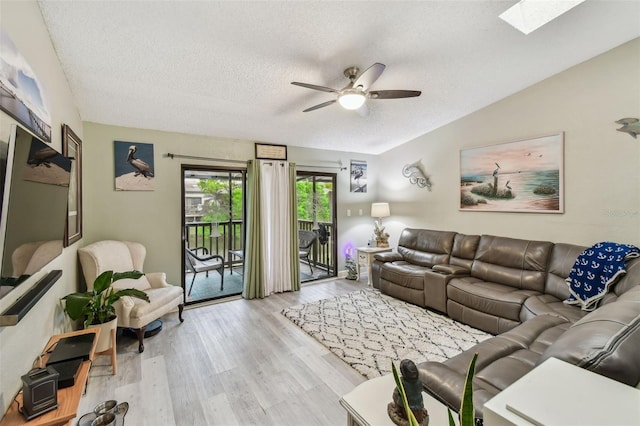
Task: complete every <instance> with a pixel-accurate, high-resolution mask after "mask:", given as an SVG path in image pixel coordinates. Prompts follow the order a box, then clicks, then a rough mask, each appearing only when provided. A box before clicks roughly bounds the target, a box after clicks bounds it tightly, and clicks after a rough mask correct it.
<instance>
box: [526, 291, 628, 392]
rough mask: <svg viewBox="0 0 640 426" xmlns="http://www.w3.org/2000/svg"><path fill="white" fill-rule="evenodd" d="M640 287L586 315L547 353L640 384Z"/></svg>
mask: <svg viewBox="0 0 640 426" xmlns="http://www.w3.org/2000/svg"><path fill="white" fill-rule="evenodd" d="M638 348H640V286H637V285H636V286H635V287H633V288H632V289H630V290H628V291H627V292H625V293H624V294H623V295H621V296H620V297H619V298H618V299H617V300H616V301H615V303H609V304H607V305H605V306H601V307H600V308H598V309H596V310H595V311H593V312H591V313H589V314H588V315H586V316H584V317H582V319H580V320H579V321H578V322H576V323H575V324H573V325H572V326H571V327H570V328H569V329H568V330H567V331H565V332H564V333H563V334H562V335H561V336H560V337H559V338H558V339H557V340H556V341H555V342H554V343H553V344H552V345H551V346H549V348H547V350H546V351H545V352H544V353H543V355H542V357H541V358H540V360H539V361H538V364H540V363H542V362H544V360H546V359H547V358H550V357H554V358H558V359H561V360H563V361H566V362H569V363H571V364H574V365H577V366H578V367H582V368H585V369H587V370H590V371H593V372H595V373H598V374H601V375H603V376H606V377H609V378H611V379H614V380H617V381H619V382H622V383H626V384H628V385H630V386H637V385H638V383H640V351H638Z"/></svg>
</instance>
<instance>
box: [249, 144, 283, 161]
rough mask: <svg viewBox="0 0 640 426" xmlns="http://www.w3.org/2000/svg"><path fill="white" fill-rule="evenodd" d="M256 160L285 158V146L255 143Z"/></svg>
mask: <svg viewBox="0 0 640 426" xmlns="http://www.w3.org/2000/svg"><path fill="white" fill-rule="evenodd" d="M255 145H256V160H284V161H286V160H287V146H286V145H274V144H269V143H256V144H255Z"/></svg>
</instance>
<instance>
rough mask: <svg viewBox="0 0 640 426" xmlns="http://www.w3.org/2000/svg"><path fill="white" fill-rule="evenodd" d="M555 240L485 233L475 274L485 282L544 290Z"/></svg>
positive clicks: (478, 251) (475, 263)
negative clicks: (538, 239)
mask: <svg viewBox="0 0 640 426" xmlns="http://www.w3.org/2000/svg"><path fill="white" fill-rule="evenodd" d="M552 247H553V243H551V242H548V241H531V240H520V239H515V238H506V237H496V236H494V235H483V236H482V237H480V243H479V244H478V249H477V250H476V257H475V259H474V261H473V265H472V266H471V276H473V277H475V278H479V279H481V280H483V281H490V282H494V283H498V284H504V285H508V286H510V287H515V288H519V289H524V290H534V291H539V292H543V291H544V282H545V277H546V268H547V263H548V260H549V255H550V254H551V248H552Z"/></svg>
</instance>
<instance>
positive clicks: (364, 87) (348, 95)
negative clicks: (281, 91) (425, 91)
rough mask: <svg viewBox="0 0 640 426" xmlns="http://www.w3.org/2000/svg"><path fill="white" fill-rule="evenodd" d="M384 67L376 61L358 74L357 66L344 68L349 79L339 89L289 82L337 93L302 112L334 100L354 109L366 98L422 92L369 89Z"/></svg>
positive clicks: (392, 97) (401, 95)
mask: <svg viewBox="0 0 640 426" xmlns="http://www.w3.org/2000/svg"><path fill="white" fill-rule="evenodd" d="M384 69H385V65H384V64H380V63H377V62H376V63H375V64H373V65H371V66H370V67H369V68H367V69H366V70H365V71H364V72H363V73H362V74H360V75H358V73H359V72H360V69H359V68H358V67H349V68H347V69H346V70H344V75H345V77H347V78H348V79H349V84H347V85H346V86H345V87H343V88H342V89H340V90H337V89H332V88H330V87H325V86H317V85H315V84H308V83H300V82H298V81H293V82H291V84H293V85H295V86H301V87H306V88H307V89H313V90H320V91H321V92H328V93H335V94H336V95H337V97H336V99H332V100H330V101H327V102H323V103H321V104H318V105H314V106H312V107H310V108H307V109H305V110H304V111H303V112H309V111H314V110H316V109H320V108H324V107H326V106H329V105H331V104H334V103H336V102H338V103H339V104H340V105H341V106H342V107H343V108H344V109H350V110H354V109H358V108H360V107H361V106H362V105H363V104H364V102H365V101H366V100H367V98H369V99H399V98H413V97H416V96H420V94H421V93H422V92H420V91H419V90H369V89H370V88H371V85H372V84H373V83H375V81H376V80H377V79H378V78H379V77H380V75H382V72H383V71H384Z"/></svg>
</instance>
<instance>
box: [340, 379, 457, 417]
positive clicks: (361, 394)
mask: <svg viewBox="0 0 640 426" xmlns="http://www.w3.org/2000/svg"><path fill="white" fill-rule="evenodd" d="M395 387H396V382H395V381H394V380H393V374H387V375H386V376H382V377H376V378H375V379H371V380H367V381H366V382H364V383H362V384H360V385H359V386H358V387H356V388H355V389H354V390H352V391H351V392H349V393H348V394H346V395H344V396H343V397H342V398H340V405H342V407H343V408H344V409H345V410H347V426H384V425H389V426H393V425H394V423H393V422H392V421H391V419H390V418H389V415H388V414H387V404H389V403H390V402H391V397H392V394H393V390H394V389H395ZM422 401H423V402H424V408H426V409H427V412H428V413H429V424H430V425H448V424H449V417H448V414H447V407H446V406H445V405H444V404H442V403H441V402H440V401H438V400H436V399H435V398H433V397H432V396H431V395H428V394H427V393H425V392H422ZM454 416H455V414H454Z"/></svg>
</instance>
